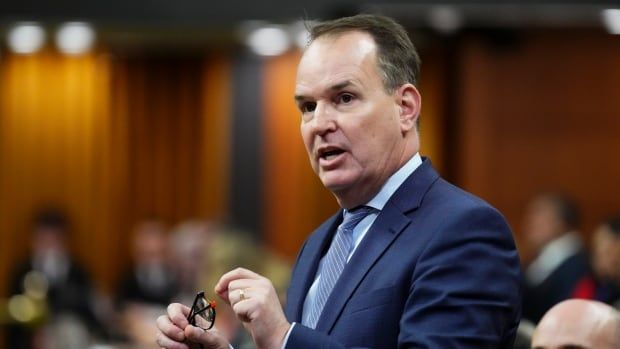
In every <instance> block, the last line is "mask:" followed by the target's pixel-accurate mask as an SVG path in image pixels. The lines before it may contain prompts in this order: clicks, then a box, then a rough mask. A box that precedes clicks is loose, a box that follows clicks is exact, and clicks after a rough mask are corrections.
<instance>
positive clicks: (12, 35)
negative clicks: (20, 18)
mask: <svg viewBox="0 0 620 349" xmlns="http://www.w3.org/2000/svg"><path fill="white" fill-rule="evenodd" d="M7 43H8V45H9V48H10V49H11V51H13V52H15V53H19V54H30V53H35V52H37V51H38V50H39V49H41V47H42V46H43V44H44V43H45V31H44V30H43V28H41V26H39V25H38V24H35V23H21V24H17V25H15V26H14V27H13V28H12V29H11V30H10V31H9V33H8V36H7Z"/></svg>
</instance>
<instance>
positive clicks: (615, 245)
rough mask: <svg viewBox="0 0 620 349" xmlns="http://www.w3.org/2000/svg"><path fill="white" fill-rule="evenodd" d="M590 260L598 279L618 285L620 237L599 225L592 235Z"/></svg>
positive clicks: (606, 227)
mask: <svg viewBox="0 0 620 349" xmlns="http://www.w3.org/2000/svg"><path fill="white" fill-rule="evenodd" d="M592 259H593V261H592V264H593V267H594V271H595V273H596V275H597V276H598V277H599V278H602V279H605V280H613V281H615V282H617V283H620V237H618V236H617V235H615V234H614V233H613V232H612V231H611V230H610V228H609V227H608V226H606V225H601V226H600V227H598V229H597V230H596V232H595V233H594V241H593V246H592Z"/></svg>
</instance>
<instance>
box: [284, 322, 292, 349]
mask: <svg viewBox="0 0 620 349" xmlns="http://www.w3.org/2000/svg"><path fill="white" fill-rule="evenodd" d="M295 324H296V322H293V323H292V324H291V327H289V328H288V332H286V336H284V341H283V342H282V348H281V349H284V348H286V343H288V337H289V336H290V335H291V332H293V327H295Z"/></svg>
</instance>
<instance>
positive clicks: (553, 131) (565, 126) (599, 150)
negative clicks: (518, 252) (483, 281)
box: [455, 30, 620, 254]
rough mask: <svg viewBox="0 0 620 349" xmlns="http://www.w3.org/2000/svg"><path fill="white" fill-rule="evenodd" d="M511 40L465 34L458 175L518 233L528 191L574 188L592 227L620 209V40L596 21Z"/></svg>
mask: <svg viewBox="0 0 620 349" xmlns="http://www.w3.org/2000/svg"><path fill="white" fill-rule="evenodd" d="M513 39H515V40H512V41H511V42H509V43H504V44H503V45H499V46H498V45H496V44H492V42H491V41H489V40H487V39H486V38H484V37H482V36H470V37H468V38H466V39H465V40H464V42H463V50H462V52H461V54H462V61H461V63H460V71H461V74H462V75H461V76H460V77H459V79H458V80H459V81H462V82H463V84H462V86H460V90H461V94H460V100H459V110H460V114H459V117H460V118H462V119H461V122H460V124H461V125H462V129H461V130H459V143H458V144H459V147H458V149H455V151H457V152H458V154H459V158H460V159H461V161H460V168H459V171H458V172H457V175H458V179H459V182H460V184H462V185H463V186H464V187H465V188H467V189H469V190H471V191H472V192H474V193H476V194H478V195H480V196H482V197H483V198H485V199H487V200H488V201H490V202H491V203H492V204H494V205H496V206H497V207H498V208H499V209H500V210H501V211H502V212H503V213H504V214H505V215H506V216H507V218H508V220H509V221H510V223H511V224H512V226H513V228H514V229H515V231H516V232H517V236H518V232H519V230H520V223H521V222H520V220H521V215H522V213H523V208H524V206H525V204H526V202H527V200H528V199H530V198H531V197H532V196H533V195H535V194H536V193H537V192H539V191H549V190H555V191H563V192H566V193H568V194H569V195H572V196H573V197H575V198H576V199H577V200H578V202H579V203H580V205H581V208H582V209H583V218H584V220H583V226H582V228H583V232H584V233H585V234H586V235H588V234H589V233H591V231H592V229H593V228H594V227H595V225H596V224H597V222H598V221H599V220H600V219H601V218H603V217H604V216H605V215H607V214H610V213H612V212H620V200H619V199H618V198H619V197H620V189H619V188H620V187H619V186H618V178H620V162H618V161H617V157H618V155H617V154H618V152H619V151H620V137H619V135H620V121H618V120H619V119H618V115H620V98H618V96H619V95H618V91H620V41H618V40H617V38H616V37H613V36H610V35H607V34H606V33H603V32H602V31H594V30H592V31H584V30H580V31H578V30H573V31H571V30H563V31H533V32H524V33H521V34H520V35H518V36H516V37H515V38H513ZM523 252H524V254H527V251H523Z"/></svg>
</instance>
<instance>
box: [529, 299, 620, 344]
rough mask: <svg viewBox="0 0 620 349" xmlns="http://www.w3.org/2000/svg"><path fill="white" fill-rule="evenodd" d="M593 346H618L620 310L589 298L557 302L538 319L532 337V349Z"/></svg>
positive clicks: (619, 342) (619, 338)
mask: <svg viewBox="0 0 620 349" xmlns="http://www.w3.org/2000/svg"><path fill="white" fill-rule="evenodd" d="M595 348H596V349H618V348H620V313H619V312H618V311H617V310H616V309H614V308H612V307H610V306H609V305H607V304H604V303H601V302H597V301H591V300H583V299H570V300H567V301H564V302H561V303H559V304H557V305H556V306H554V307H553V308H551V309H550V310H549V311H548V312H547V313H546V314H545V316H543V318H542V320H540V323H539V324H538V326H537V327H536V330H535V331H534V337H533V339H532V349H595Z"/></svg>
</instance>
